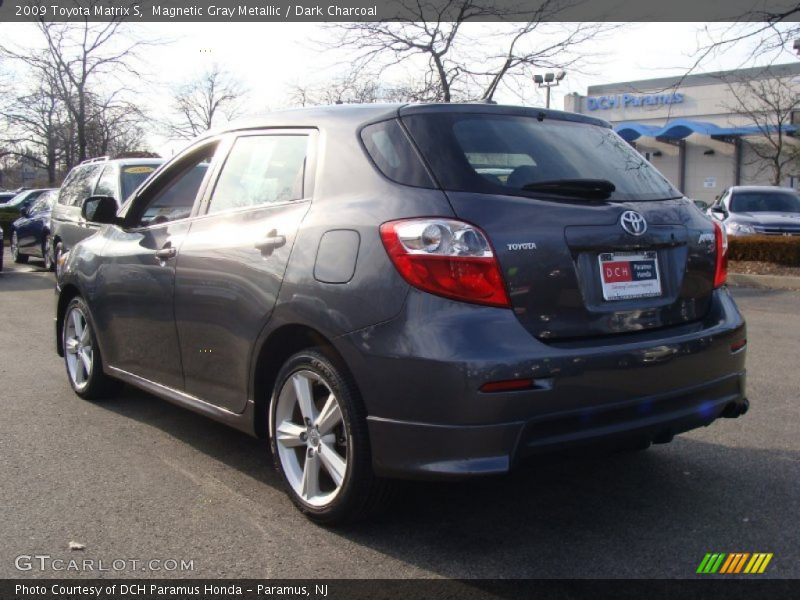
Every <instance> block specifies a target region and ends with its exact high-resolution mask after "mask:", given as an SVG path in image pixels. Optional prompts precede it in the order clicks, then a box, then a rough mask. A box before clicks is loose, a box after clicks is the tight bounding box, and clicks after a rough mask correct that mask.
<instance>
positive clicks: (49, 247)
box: [42, 233, 55, 271]
mask: <svg viewBox="0 0 800 600" xmlns="http://www.w3.org/2000/svg"><path fill="white" fill-rule="evenodd" d="M48 242H49V243H48ZM42 260H44V268H45V269H47V270H48V271H53V270H54V269H55V261H54V260H53V237H52V236H51V235H50V234H49V233H48V234H47V235H46V236H45V238H44V241H43V242H42Z"/></svg>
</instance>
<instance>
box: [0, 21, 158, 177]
mask: <svg viewBox="0 0 800 600" xmlns="http://www.w3.org/2000/svg"><path fill="white" fill-rule="evenodd" d="M37 27H38V29H39V32H40V33H41V34H42V37H43V40H44V49H35V48H33V49H32V48H25V49H14V48H10V47H7V46H2V47H0V52H2V53H3V54H4V55H5V56H7V57H9V58H11V59H14V60H16V61H18V62H21V63H22V64H23V65H25V66H26V67H27V68H28V69H29V70H30V71H32V73H33V76H34V77H40V78H42V79H44V80H46V81H48V82H49V83H50V84H51V85H52V86H53V89H55V90H57V91H58V95H59V97H60V99H61V101H62V102H63V103H64V106H65V108H66V110H67V111H68V113H69V115H70V118H71V120H72V124H73V127H74V142H75V145H76V155H75V156H74V157H72V156H69V157H68V158H69V159H70V160H69V162H68V165H67V166H70V165H71V164H72V161H73V160H74V161H77V162H80V161H82V160H85V159H86V158H87V157H88V155H89V152H88V149H89V139H88V138H89V129H90V121H91V119H92V117H93V116H94V115H93V106H92V96H93V95H94V96H97V95H98V93H99V89H100V88H101V87H102V86H101V80H105V81H108V80H109V79H110V80H114V79H116V80H118V79H119V78H120V77H121V76H123V75H129V76H131V75H132V76H137V77H141V73H140V72H139V71H138V70H137V68H136V66H135V65H136V60H137V51H138V50H139V49H140V48H141V47H142V46H145V45H151V44H153V43H158V42H149V41H146V40H141V39H139V40H135V41H130V40H128V39H127V36H126V32H125V29H124V26H123V23H122V22H121V21H120V20H118V19H114V20H112V21H110V22H107V23H89V22H88V21H84V22H79V23H47V22H44V21H39V22H37Z"/></svg>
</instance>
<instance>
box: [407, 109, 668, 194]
mask: <svg viewBox="0 0 800 600" xmlns="http://www.w3.org/2000/svg"><path fill="white" fill-rule="evenodd" d="M403 122H404V123H405V124H406V126H407V127H408V129H409V131H410V133H411V136H412V137H413V138H414V141H415V142H416V143H417V145H418V146H419V148H420V150H421V151H422V154H423V155H424V157H425V158H426V160H427V161H428V163H429V164H430V166H431V169H432V170H433V172H434V174H435V175H436V177H437V179H438V180H439V181H440V182H441V184H442V186H443V187H444V188H445V189H449V190H458V191H470V192H481V193H487V194H507V195H508V194H510V195H520V196H542V195H547V192H543V191H541V190H536V189H531V190H525V189H523V188H524V187H525V186H529V187H534V186H532V185H531V184H536V183H539V182H558V181H560V180H577V179H595V180H606V181H610V182H611V183H613V185H614V188H615V190H614V191H613V192H612V193H611V194H610V195H609V200H612V201H613V200H617V201H624V200H663V199H667V198H679V197H681V193H680V192H678V191H677V190H676V189H675V188H674V187H673V186H672V185H671V184H670V183H669V181H667V179H666V178H665V177H664V176H663V175H661V173H659V172H658V171H657V170H656V169H655V168H653V166H652V165H650V163H648V162H647V161H646V160H645V159H644V157H642V156H641V155H640V154H639V153H638V152H636V151H635V150H634V149H633V148H631V147H630V145H628V144H627V143H626V142H625V141H624V140H623V139H622V138H620V137H619V136H618V135H617V134H615V133H614V132H613V131H611V130H610V129H606V128H604V127H600V126H597V125H590V124H586V123H575V122H570V121H560V120H556V119H545V120H543V121H539V120H537V119H535V118H532V117H520V116H507V115H486V114H468V113H467V114H465V113H453V114H442V113H437V114H420V115H409V116H406V117H404V118H403Z"/></svg>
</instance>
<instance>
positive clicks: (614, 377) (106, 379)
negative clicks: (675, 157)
mask: <svg viewBox="0 0 800 600" xmlns="http://www.w3.org/2000/svg"><path fill="white" fill-rule="evenodd" d="M83 214H84V216H85V217H86V218H87V219H88V220H91V221H94V222H98V223H102V224H105V226H104V227H103V228H101V229H100V231H99V232H98V233H97V234H95V235H94V236H92V237H90V238H88V239H86V240H84V241H83V242H81V243H79V244H78V245H76V246H75V247H74V249H72V251H71V252H69V253H68V255H66V256H64V257H62V262H63V264H62V266H63V268H62V269H61V274H60V278H59V296H58V306H57V320H56V322H57V340H58V351H59V353H60V354H62V355H63V356H64V358H65V362H66V368H67V373H68V376H69V380H70V383H71V385H72V387H73V388H74V390H75V391H76V392H77V393H78V394H79V395H80V396H83V397H85V398H89V399H94V398H101V397H103V396H108V395H109V394H111V393H113V391H114V388H115V385H116V384H118V383H119V382H120V381H123V382H127V383H129V384H132V385H134V386H137V387H140V388H142V389H144V390H147V391H149V392H152V393H153V394H156V395H158V396H161V397H163V398H165V399H167V400H170V401H172V402H175V403H177V404H180V405H182V406H185V407H187V408H190V409H192V410H195V411H197V412H200V413H202V414H205V415H208V416H210V417H212V418H214V419H218V420H219V421H222V422H224V423H227V424H229V425H232V426H234V427H237V428H240V429H242V430H245V431H247V432H250V433H253V434H256V435H260V436H265V437H267V438H268V439H269V440H270V444H271V447H272V452H273V455H274V459H275V464H276V467H277V468H278V470H279V472H280V473H281V475H282V477H283V479H284V480H285V483H286V487H287V491H288V493H289V495H290V496H291V498H292V499H293V501H294V502H295V503H296V504H297V506H298V507H299V508H300V509H301V510H302V511H303V512H305V513H306V514H307V515H309V516H310V517H311V518H313V519H315V520H317V521H319V522H328V523H333V522H341V521H346V520H348V519H352V518H355V517H356V516H361V515H363V514H366V513H367V512H369V511H370V510H371V509H372V508H374V507H376V506H379V505H380V504H381V503H382V502H383V500H384V498H385V497H386V494H385V492H386V490H387V489H388V487H389V482H390V480H391V479H393V478H409V477H428V478H446V477H463V476H469V475H482V474H496V473H504V472H506V471H508V470H509V468H511V467H512V466H513V465H514V463H515V462H516V461H518V460H519V459H521V458H524V457H526V456H529V455H531V454H534V453H538V452H543V451H547V450H554V449H559V448H562V447H567V446H572V445H582V444H590V443H595V442H609V441H613V442H615V443H616V442H619V441H625V442H626V443H627V442H628V441H630V442H633V443H635V444H641V445H642V446H645V445H647V444H648V443H649V442H665V441H669V440H670V439H671V438H672V436H673V435H674V434H676V433H679V432H683V431H687V430H689V429H692V428H695V427H699V426H704V425H708V424H710V423H711V422H712V421H714V420H715V419H716V418H718V417H720V416H722V417H735V416H738V415H740V414H742V413H744V412H745V411H746V409H747V406H748V402H747V399H746V395H745V364H744V363H745V346H746V339H745V323H744V320H743V319H742V316H741V315H740V313H739V311H738V310H737V308H736V305H735V304H734V301H733V299H732V298H731V296H730V294H729V292H728V290H727V288H726V287H725V279H726V252H727V241H726V238H725V233H724V231H722V229H721V228H720V226H719V225H718V224H715V223H713V222H712V221H711V220H710V219H709V218H707V217H706V216H705V215H703V214H702V213H701V212H700V210H699V209H697V208H696V207H695V206H694V204H693V203H692V202H691V201H689V200H687V199H686V198H684V197H683V196H682V194H681V193H680V192H678V191H677V190H676V189H674V188H673V187H672V186H671V185H670V184H669V182H668V181H667V180H666V179H665V178H664V177H663V176H662V175H661V174H659V173H658V171H656V170H655V169H654V168H653V167H652V166H651V165H650V164H649V163H648V162H647V161H645V160H644V159H643V158H642V157H641V156H640V155H639V154H638V153H637V152H636V151H635V150H633V149H632V148H631V147H630V146H628V144H626V143H625V141H623V140H622V139H621V138H620V137H618V136H617V135H616V134H615V133H613V131H612V130H611V129H610V128H609V126H608V124H607V123H605V122H603V121H599V120H596V119H591V118H588V117H584V116H581V115H574V114H568V113H562V112H557V111H548V110H539V109H531V108H518V107H506V106H495V105H403V106H397V105H391V106H390V105H372V106H338V107H330V108H315V109H307V110H294V111H286V112H281V113H274V114H271V115H269V116H268V117H265V118H264V119H263V120H260V121H257V122H253V123H247V124H244V125H242V126H240V127H233V128H230V129H228V130H226V131H224V132H220V133H214V134H209V135H207V136H205V137H203V138H201V139H199V140H198V141H196V142H195V143H194V144H193V145H192V146H191V147H189V148H188V149H187V150H186V151H184V152H183V153H181V154H179V155H178V156H176V157H175V158H173V159H172V160H171V161H169V162H168V163H166V164H165V165H162V166H161V167H160V168H159V170H158V171H157V172H156V173H155V174H154V175H153V176H151V177H150V178H149V179H148V180H147V181H146V182H145V183H144V184H143V185H142V186H141V187H140V188H139V189H138V190H137V191H136V192H135V193H134V194H133V195H132V197H131V198H129V199H128V201H127V202H126V203H125V204H124V205H123V206H122V208H120V209H119V210H117V205H116V203H115V202H114V201H113V199H110V198H105V197H92V198H89V199H87V200H86V201H85V202H84V204H83Z"/></svg>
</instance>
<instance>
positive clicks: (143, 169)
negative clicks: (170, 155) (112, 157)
mask: <svg viewBox="0 0 800 600" xmlns="http://www.w3.org/2000/svg"><path fill="white" fill-rule="evenodd" d="M158 166H159V165H158V164H157V163H156V164H153V165H128V166H127V167H122V169H121V171H122V175H121V184H122V185H121V187H122V200H125V199H126V198H127V197H128V196H130V195H131V194H132V193H133V191H134V190H135V189H136V188H138V187H139V185H141V183H142V182H143V181H144V180H145V179H147V178H148V177H150V174H151V173H152V172H153V171H155V170H156V169H157V168H158Z"/></svg>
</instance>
